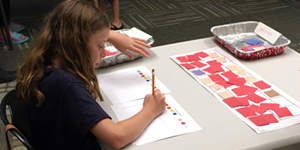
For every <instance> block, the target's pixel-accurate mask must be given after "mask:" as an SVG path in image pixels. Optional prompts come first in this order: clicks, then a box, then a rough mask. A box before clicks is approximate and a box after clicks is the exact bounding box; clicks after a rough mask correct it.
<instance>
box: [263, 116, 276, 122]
mask: <svg viewBox="0 0 300 150" xmlns="http://www.w3.org/2000/svg"><path fill="white" fill-rule="evenodd" d="M262 116H263V118H264V119H265V120H267V122H269V123H277V122H278V120H277V119H276V117H275V116H274V115H273V114H263V115H262Z"/></svg>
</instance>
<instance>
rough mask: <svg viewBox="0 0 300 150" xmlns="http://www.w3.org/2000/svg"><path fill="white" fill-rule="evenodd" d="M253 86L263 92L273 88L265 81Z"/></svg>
mask: <svg viewBox="0 0 300 150" xmlns="http://www.w3.org/2000/svg"><path fill="white" fill-rule="evenodd" d="M253 84H254V85H255V86H256V87H258V88H259V89H261V90H263V89H267V88H269V87H271V86H270V85H269V84H267V83H265V82H264V81H258V82H255V83H253Z"/></svg>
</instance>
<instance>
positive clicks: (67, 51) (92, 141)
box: [16, 0, 165, 150]
mask: <svg viewBox="0 0 300 150" xmlns="http://www.w3.org/2000/svg"><path fill="white" fill-rule="evenodd" d="M109 28H110V24H109V20H108V18H107V16H106V15H105V14H104V13H102V12H101V11H100V10H99V9H98V8H96V7H95V6H94V5H93V4H91V3H89V2H87V1H80V0H67V1H65V2H63V3H61V4H60V5H59V6H57V7H56V8H55V9H54V11H53V12H52V13H51V14H50V16H49V17H48V18H47V19H46V21H45V22H44V25H43V27H42V29H41V31H40V33H39V35H38V37H37V38H36V40H35V43H34V45H33V47H32V49H31V51H30V52H29V54H28V55H27V57H26V58H25V60H24V62H23V64H22V65H21V66H20V69H19V71H18V76H17V85H16V90H17V93H18V94H19V95H20V97H21V98H23V99H24V100H25V101H26V102H28V108H29V114H30V116H29V118H30V126H31V131H32V133H31V136H30V137H28V140H29V142H30V143H31V144H32V146H33V147H34V148H35V149H43V150H47V149H49V150H54V149H55V150H59V149H63V150H68V149H71V150H76V149H78V150H82V149H96V150H99V149H101V148H100V146H99V145H98V143H97V140H96V138H98V139H99V140H101V141H102V142H103V143H105V144H106V145H108V146H110V147H112V148H115V149H119V148H121V147H123V146H125V145H127V144H129V143H130V142H132V141H133V140H135V139H136V138H137V137H138V136H139V135H140V134H141V133H142V132H143V130H144V129H145V128H146V127H147V125H148V124H149V123H150V122H151V121H152V120H153V119H154V118H155V117H157V116H158V115H160V114H161V113H162V112H163V111H164V110H165V97H164V95H163V94H161V92H160V90H155V93H154V95H153V94H152V93H151V91H149V94H148V95H146V96H145V99H144V104H143V109H142V110H141V111H140V112H139V113H138V114H136V115H135V116H133V117H131V118H129V119H127V120H123V121H120V122H117V123H115V122H113V121H112V120H111V118H110V117H109V115H108V114H107V113H106V112H105V111H104V110H103V109H102V108H101V107H100V106H99V105H98V103H97V102H96V101H95V100H96V99H97V98H99V99H100V100H103V98H102V96H101V93H100V90H99V85H98V80H97V76H96V74H95V70H94V68H95V67H97V66H98V65H99V63H100V62H101V59H102V58H104V57H105V56H106V55H105V50H104V43H105V42H106V41H109V42H111V43H112V44H114V45H115V47H117V48H118V49H119V50H120V51H121V52H123V53H125V54H126V55H128V57H130V58H131V59H133V56H132V55H131V54H130V53H129V52H128V51H127V49H128V50H131V51H133V52H137V53H139V54H141V55H143V56H144V57H148V56H149V55H150V54H149V52H148V51H147V50H146V49H145V47H148V48H149V47H150V46H149V45H146V44H145V43H144V41H143V40H140V39H136V38H130V37H127V36H125V35H122V34H119V33H117V32H114V31H111V30H109ZM100 84H101V83H100ZM116 94H118V93H116Z"/></svg>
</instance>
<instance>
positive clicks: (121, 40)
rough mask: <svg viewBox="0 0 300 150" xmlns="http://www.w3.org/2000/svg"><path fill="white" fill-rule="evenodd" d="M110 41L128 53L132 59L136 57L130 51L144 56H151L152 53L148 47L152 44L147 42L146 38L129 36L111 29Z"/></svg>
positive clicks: (121, 50)
mask: <svg viewBox="0 0 300 150" xmlns="http://www.w3.org/2000/svg"><path fill="white" fill-rule="evenodd" d="M108 42H110V43H111V44H113V45H114V46H115V47H116V48H117V49H118V50H119V51H120V52H122V53H124V54H125V55H127V56H128V57H129V58H130V59H131V60H133V59H134V56H133V55H132V54H131V53H130V52H129V51H132V52H135V53H138V54H140V55H142V56H144V57H149V56H150V53H149V52H148V50H147V49H146V48H151V46H150V45H148V44H146V43H145V40H142V39H138V38H134V37H129V36H126V35H123V34H121V33H118V32H116V31H112V30H111V31H110V32H109V37H108ZM128 50H129V51H128Z"/></svg>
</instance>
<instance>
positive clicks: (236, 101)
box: [223, 97, 249, 107]
mask: <svg viewBox="0 0 300 150" xmlns="http://www.w3.org/2000/svg"><path fill="white" fill-rule="evenodd" d="M223 101H224V102H225V103H226V104H227V105H228V106H230V107H237V106H248V105H249V102H248V100H247V98H245V97H239V98H238V97H230V98H226V99H224V100H223Z"/></svg>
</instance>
